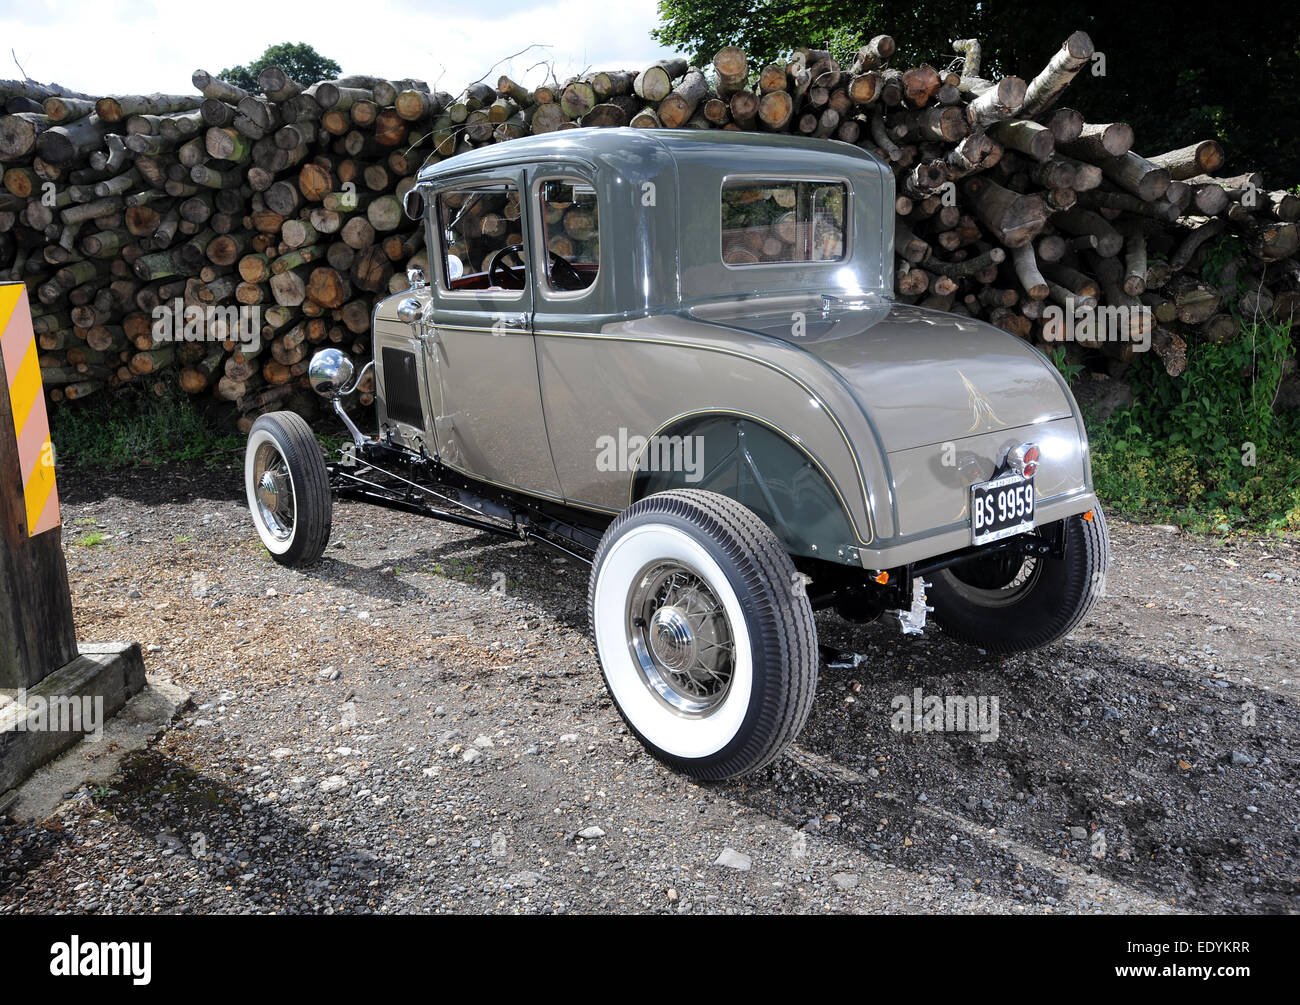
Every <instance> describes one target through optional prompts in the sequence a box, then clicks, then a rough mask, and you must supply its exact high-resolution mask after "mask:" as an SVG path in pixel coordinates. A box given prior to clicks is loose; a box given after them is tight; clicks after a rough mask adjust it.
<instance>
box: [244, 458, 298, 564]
mask: <svg viewBox="0 0 1300 1005" xmlns="http://www.w3.org/2000/svg"><path fill="white" fill-rule="evenodd" d="M253 484H254V492H255V495H256V498H257V510H258V515H259V516H260V517H261V519H262V523H263V524H265V526H266V529H267V532H268V533H270V535H271V536H272V537H274V538H275V539H276V540H277V541H287V540H289V539H290V538H291V537H293V522H294V518H295V515H296V513H297V506H296V504H295V502H294V497H293V479H292V478H291V477H290V476H289V464H288V462H287V461H286V460H285V459H284V455H283V454H281V453H280V451H279V450H278V449H276V447H275V444H273V443H270V442H267V443H262V444H260V445H259V446H258V448H257V451H256V453H255V454H254V456H253Z"/></svg>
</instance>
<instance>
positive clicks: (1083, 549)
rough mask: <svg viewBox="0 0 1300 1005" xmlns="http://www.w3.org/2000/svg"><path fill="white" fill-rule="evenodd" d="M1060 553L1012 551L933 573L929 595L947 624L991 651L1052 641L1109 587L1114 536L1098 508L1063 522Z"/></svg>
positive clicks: (948, 630) (1023, 648)
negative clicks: (1062, 552)
mask: <svg viewBox="0 0 1300 1005" xmlns="http://www.w3.org/2000/svg"><path fill="white" fill-rule="evenodd" d="M1062 532H1063V533H1064V535H1065V555H1064V557H1062V558H1047V557H1040V556H1033V557H1028V558H1025V557H1022V556H1020V555H1012V554H1011V553H1009V552H1001V553H993V554H991V555H989V556H987V557H984V558H979V559H974V560H971V561H968V562H963V563H962V564H960V565H954V566H951V567H949V568H947V569H942V570H940V571H939V572H938V573H936V574H935V577H934V584H933V585H932V587H931V588H930V590H929V591H928V593H927V599H928V601H929V602H930V603H932V604H933V605H934V617H935V620H936V621H938V622H939V624H940V625H942V626H943V629H944V631H945V632H946V633H947V634H949V635H952V636H954V637H955V638H958V639H960V640H962V641H963V642H969V643H972V644H974V645H977V646H979V647H980V648H981V649H985V650H987V651H988V652H991V653H1016V652H1024V651H1026V650H1029V649H1039V648H1042V647H1043V646H1047V645H1051V644H1052V643H1053V642H1056V641H1059V640H1060V639H1061V638H1062V637H1064V636H1065V635H1068V634H1069V633H1070V632H1071V631H1073V630H1074V628H1075V627H1076V626H1077V625H1078V624H1079V622H1080V621H1082V620H1083V619H1084V617H1085V616H1086V615H1087V613H1088V611H1089V610H1091V609H1092V605H1093V604H1094V603H1096V601H1097V598H1098V597H1100V596H1101V594H1102V591H1103V590H1104V589H1105V580H1106V569H1107V567H1108V566H1109V564H1110V538H1109V536H1108V535H1107V533H1106V519H1105V517H1104V516H1103V515H1102V512H1101V507H1100V506H1095V507H1093V509H1092V510H1090V511H1089V514H1080V515H1077V516H1072V517H1067V518H1066V519H1065V520H1064V521H1063V529H1062Z"/></svg>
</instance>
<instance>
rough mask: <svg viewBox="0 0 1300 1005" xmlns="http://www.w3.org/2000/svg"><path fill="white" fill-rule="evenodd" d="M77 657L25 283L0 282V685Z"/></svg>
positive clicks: (26, 680) (44, 673)
mask: <svg viewBox="0 0 1300 1005" xmlns="http://www.w3.org/2000/svg"><path fill="white" fill-rule="evenodd" d="M76 657H77V633H76V629H75V628H74V626H73V623H72V595H71V593H70V591H69V589H68V567H67V565H66V564H65V563H64V560H63V548H62V532H61V526H60V518H59V496H58V491H57V489H56V487H55V483H54V453H53V448H52V447H51V445H50V427H49V419H48V416H47V415H46V411H45V395H44V391H43V389H42V386H41V371H40V367H39V365H38V364H37V345H36V338H35V335H34V333H33V331H32V317H31V309H30V307H29V305H28V302H27V289H26V287H25V286H24V285H23V284H22V283H0V688H4V689H6V690H9V689H14V690H18V689H26V688H28V687H31V686H32V685H34V684H36V683H38V682H39V681H41V680H43V679H44V678H46V677H48V676H49V675H50V674H51V673H53V672H54V671H55V670H57V669H59V668H60V667H62V666H63V665H64V664H67V663H70V662H72V660H74V659H76Z"/></svg>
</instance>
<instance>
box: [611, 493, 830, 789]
mask: <svg viewBox="0 0 1300 1005" xmlns="http://www.w3.org/2000/svg"><path fill="white" fill-rule="evenodd" d="M802 583H803V580H802V578H801V577H800V576H799V574H798V572H797V571H796V570H795V567H794V563H793V562H791V561H790V556H789V555H787V554H786V552H785V549H784V548H783V547H782V546H781V542H780V541H779V540H778V539H777V537H776V535H775V534H773V533H772V531H771V529H770V528H768V526H767V525H766V524H764V523H763V521H762V520H760V519H759V518H758V516H756V515H755V514H754V513H753V511H751V510H749V509H747V508H745V507H744V506H742V505H741V504H740V503H738V502H736V501H735V500H733V499H729V498H727V497H726V496H721V495H718V494H716V493H713V492H702V491H698V490H694V489H689V490H678V491H671V492H661V493H657V494H655V495H652V496H648V497H646V498H645V499H642V500H641V501H640V502H638V503H636V504H635V505H633V506H632V507H630V508H629V509H627V510H625V511H624V512H623V513H622V514H621V515H620V516H619V517H617V518H616V519H615V520H614V522H613V523H612V524H611V525H610V527H609V529H608V530H607V531H606V532H605V536H604V538H603V539H602V540H601V543H600V548H599V549H598V550H597V552H596V559H595V562H594V563H593V565H592V572H591V582H590V586H589V591H588V608H589V612H590V616H591V626H592V632H593V634H594V635H595V639H596V649H597V652H598V654H599V656H600V666H601V672H602V673H603V674H604V677H605V684H606V686H607V687H608V688H609V693H610V696H611V697H612V698H613V699H614V704H615V705H616V706H617V707H618V710H619V713H620V714H621V715H622V716H623V719H624V721H625V722H626V723H627V724H628V727H629V728H630V729H631V730H632V731H633V733H635V734H636V736H637V737H638V738H639V739H640V740H641V741H642V743H644V744H645V745H646V747H647V749H648V750H649V751H650V752H651V753H652V754H653V755H654V756H655V757H657V758H659V759H660V760H661V761H663V762H664V763H666V764H668V765H669V766H670V767H672V768H674V769H676V770H678V771H681V772H683V773H685V774H688V775H691V776H692V777H695V778H699V779H705V780H718V779H723V778H730V777H733V776H736V775H742V774H745V773H747V772H750V771H754V770H756V769H758V768H760V767H762V766H763V765H765V764H767V763H769V762H770V761H772V760H774V759H775V758H776V757H777V756H778V755H779V754H780V753H781V751H782V750H784V749H785V747H786V746H787V745H789V744H790V743H791V742H792V741H793V740H794V738H795V736H797V735H798V733H799V730H800V729H801V728H802V727H803V724H804V721H805V720H806V719H807V718H808V713H809V711H810V709H811V708H812V700H813V692H814V691H815V689H816V685H817V658H818V657H817V631H816V626H815V625H814V623H813V613H812V606H811V605H810V604H809V602H808V598H807V597H806V596H805V595H804V593H803V590H802Z"/></svg>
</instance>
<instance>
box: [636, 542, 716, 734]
mask: <svg viewBox="0 0 1300 1005" xmlns="http://www.w3.org/2000/svg"><path fill="white" fill-rule="evenodd" d="M627 634H628V644H629V646H630V648H631V650H632V656H633V659H634V660H635V661H636V664H637V667H638V668H639V670H640V673H641V677H642V680H643V681H644V683H645V685H646V687H648V688H649V689H650V690H651V692H652V693H653V694H654V695H655V696H656V697H657V698H658V699H659V700H660V701H663V702H665V703H666V704H667V705H668V706H669V707H670V708H672V709H673V710H674V711H676V712H678V713H680V714H683V715H708V714H709V713H710V712H712V711H713V710H714V709H715V708H717V707H718V705H720V704H721V703H722V702H723V701H724V700H725V699H726V696H727V693H728V691H729V690H730V688H731V682H732V679H733V677H734V675H735V668H736V645H735V636H734V633H733V632H732V629H731V622H730V620H729V619H728V617H727V612H726V609H725V608H724V607H723V605H722V603H721V601H720V600H719V599H718V597H717V596H716V595H715V594H714V592H713V591H712V590H711V589H710V588H709V586H708V583H707V582H706V581H705V580H704V578H703V577H702V576H701V575H700V574H699V573H698V572H697V571H696V570H694V569H692V568H691V567H689V566H687V565H684V564H681V563H679V562H672V561H670V562H657V563H653V564H651V565H649V566H647V567H646V568H645V569H643V570H642V571H641V574H640V575H638V576H637V577H636V578H635V580H634V581H633V584H632V589H631V590H630V591H629V593H628V601H627Z"/></svg>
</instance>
